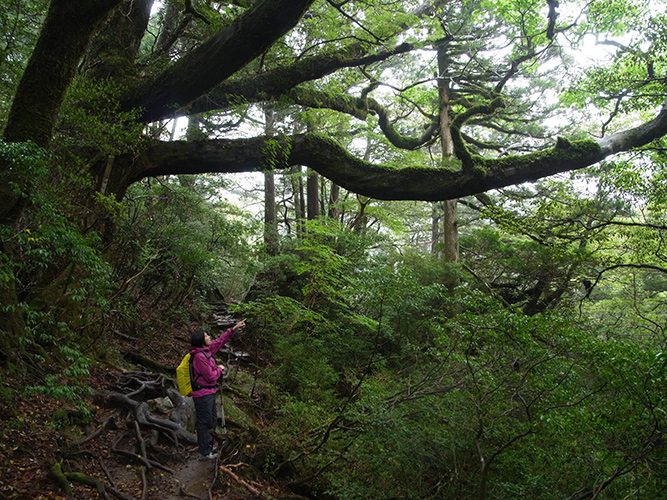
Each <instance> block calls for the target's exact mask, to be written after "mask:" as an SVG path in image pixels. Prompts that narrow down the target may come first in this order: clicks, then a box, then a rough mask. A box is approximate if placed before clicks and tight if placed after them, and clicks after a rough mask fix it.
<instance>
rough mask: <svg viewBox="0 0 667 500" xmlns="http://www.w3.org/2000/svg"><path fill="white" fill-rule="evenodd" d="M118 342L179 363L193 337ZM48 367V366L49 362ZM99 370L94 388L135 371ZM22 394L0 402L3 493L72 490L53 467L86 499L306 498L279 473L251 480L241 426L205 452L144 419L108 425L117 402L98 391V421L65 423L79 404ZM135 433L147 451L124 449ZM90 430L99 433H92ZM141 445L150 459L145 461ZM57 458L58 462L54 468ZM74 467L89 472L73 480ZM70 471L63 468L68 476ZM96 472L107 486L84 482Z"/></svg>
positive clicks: (1, 496) (15, 498)
mask: <svg viewBox="0 0 667 500" xmlns="http://www.w3.org/2000/svg"><path fill="white" fill-rule="evenodd" d="M161 337H162V335H161ZM119 342H125V343H126V344H127V345H125V346H123V345H118V346H117V347H118V348H119V352H122V351H123V349H124V348H130V349H131V350H133V351H135V352H139V353H141V354H142V355H144V356H146V357H148V358H150V359H152V360H155V361H156V362H158V363H162V364H164V365H165V366H173V367H175V366H176V365H177V364H178V362H179V361H180V357H182V355H183V352H184V349H185V346H186V345H187V344H186V343H184V338H182V336H179V335H171V336H170V335H164V336H163V337H162V338H153V339H149V340H147V341H145V340H142V341H140V342H132V340H131V339H125V340H124V341H121V340H119ZM50 368H51V369H55V367H50ZM45 369H47V370H49V367H45ZM92 373H93V377H92V378H91V380H92V381H93V385H94V387H93V389H100V388H104V387H105V386H107V387H108V385H109V382H110V380H117V379H118V377H119V376H121V375H123V374H127V373H128V371H127V370H126V369H125V368H122V367H118V368H115V367H112V366H107V367H97V368H95V369H94V370H93V372H92ZM130 373H131V372H130ZM1 383H2V384H3V385H5V386H6V387H13V388H15V389H21V384H20V382H19V381H17V380H14V379H11V378H8V377H7V376H6V375H5V377H4V379H3V380H1ZM22 394H24V395H23V396H21V397H20V398H18V399H17V400H15V401H13V402H12V404H9V405H4V404H3V405H1V407H0V500H6V499H12V500H24V499H31V500H42V499H53V498H58V499H60V498H68V495H67V494H66V493H65V491H64V488H63V485H62V484H58V480H57V477H58V475H57V474H53V470H61V471H62V472H63V473H68V475H67V478H68V479H70V481H69V486H70V487H71V489H72V491H71V495H70V496H69V498H76V499H81V500H88V499H91V500H92V499H98V498H111V497H116V498H120V499H122V500H132V499H137V500H139V499H142V500H144V499H145V500H153V499H154V500H175V499H179V500H180V499H183V498H199V499H208V500H214V499H226V500H243V499H249V498H264V499H275V498H302V497H298V496H296V495H292V494H291V493H290V492H289V491H288V490H285V489H284V488H281V487H280V485H279V484H277V483H276V482H274V481H273V480H267V479H262V478H260V477H255V476H253V479H252V480H251V479H247V478H246V479H244V478H243V471H244V470H247V468H246V467H247V466H248V464H247V463H246V461H247V456H246V455H245V453H243V452H244V448H245V447H250V446H251V445H248V444H245V443H243V442H238V441H237V440H235V436H234V430H230V432H229V433H228V435H226V436H224V439H220V438H219V439H216V447H217V448H221V450H220V451H221V453H220V455H219V456H218V458H217V459H207V460H200V459H199V456H198V455H199V454H198V451H197V447H196V445H193V444H178V443H177V445H176V446H174V445H173V444H169V443H167V445H165V444H164V443H160V444H157V443H156V442H155V441H157V439H155V434H156V431H151V430H150V429H145V428H142V429H141V430H140V429H139V425H138V424H133V423H130V419H127V420H126V419H123V421H118V419H117V421H116V422H115V425H108V426H107V427H105V429H101V428H102V427H103V426H105V425H106V424H105V423H107V424H108V422H112V424H113V423H114V420H113V417H114V414H115V416H116V418H117V416H118V410H117V409H114V408H107V407H100V406H96V402H95V401H94V400H93V399H92V398H91V399H90V400H89V401H87V403H88V405H89V408H91V409H92V412H93V415H94V418H93V422H92V423H91V422H88V423H87V425H85V426H84V425H76V422H75V423H74V424H72V422H71V421H68V420H66V421H65V423H63V420H62V419H63V417H62V415H63V414H65V415H70V416H71V420H72V421H74V420H75V419H76V417H75V415H76V412H75V411H74V408H73V407H68V406H67V405H65V406H64V405H63V403H62V402H61V401H59V400H56V399H53V398H50V397H47V396H45V395H44V394H41V393H37V392H28V391H25V390H24V392H23V393H22ZM63 409H65V410H66V411H63ZM132 425H134V428H133V427H132ZM96 431H97V432H96ZM123 433H124V434H123ZM133 433H135V434H136V437H137V442H139V443H142V446H143V443H144V442H145V443H147V445H146V446H145V447H143V449H142V448H141V447H139V450H140V452H139V453H137V454H136V455H134V456H133V454H131V453H126V454H125V455H123V454H122V453H124V452H120V453H119V451H118V449H119V448H120V447H121V446H120V445H119V443H120V442H121V440H123V439H125V440H126V441H127V436H128V435H130V437H132V434H133ZM121 434H122V435H124V436H125V437H122V436H121ZM151 434H153V436H152V438H153V439H152V441H154V442H153V443H151ZM91 436H95V437H94V438H92V439H91V438H90V437H91ZM119 436H121V437H119ZM147 448H148V449H149V451H148V452H146V449H147ZM141 451H144V452H145V454H146V458H147V459H148V458H150V460H147V461H146V462H143V463H142V458H141V457H142V453H141ZM54 464H57V466H56V468H55V469H54V467H53V465H54ZM74 473H79V476H77V477H81V478H84V479H82V480H73V476H74ZM63 477H64V476H63V475H61V479H62V478H63ZM90 478H93V480H96V481H97V483H96V484H97V485H98V486H99V487H101V488H102V489H105V491H104V492H101V493H100V492H98V491H97V490H96V486H95V484H92V483H90V484H84V482H85V481H87V480H89V479H90ZM82 481H83V482H82ZM88 482H89V481H88ZM100 485H101V486H100ZM65 487H66V486H65Z"/></svg>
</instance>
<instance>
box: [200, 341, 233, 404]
mask: <svg viewBox="0 0 667 500" xmlns="http://www.w3.org/2000/svg"><path fill="white" fill-rule="evenodd" d="M233 334H234V329H233V328H230V329H229V330H227V331H226V332H225V333H223V334H222V335H220V336H219V337H218V338H217V339H215V340H213V341H211V345H209V346H208V347H190V355H191V356H194V357H193V359H192V370H193V371H194V373H195V376H194V380H193V382H197V383H199V384H201V385H206V386H211V388H210V389H208V388H204V389H199V390H197V391H193V392H192V397H193V398H200V397H202V396H207V395H209V394H215V391H216V384H217V383H218V379H219V378H220V376H221V375H222V370H221V369H220V368H218V366H217V363H216V362H215V359H213V355H214V354H215V353H216V352H218V351H219V350H220V348H221V347H222V346H223V345H225V344H226V343H227V341H228V340H229V338H230V337H231V336H232V335H233ZM200 353H204V354H200ZM195 354H196V355H195ZM206 355H208V356H206Z"/></svg>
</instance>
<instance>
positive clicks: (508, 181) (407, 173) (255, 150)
mask: <svg viewBox="0 0 667 500" xmlns="http://www.w3.org/2000/svg"><path fill="white" fill-rule="evenodd" d="M666 133H667V108H666V107H664V106H663V109H662V110H661V112H660V113H659V114H658V115H657V116H656V118H655V119H653V120H651V121H649V122H647V123H645V124H642V125H640V126H639V127H636V128H633V129H630V130H627V131H623V132H619V133H617V134H614V135H612V136H610V137H608V138H605V139H601V140H586V141H573V142H570V141H568V140H566V139H559V140H558V141H557V143H556V145H555V146H554V147H553V148H551V149H548V150H545V151H541V152H537V153H530V154H526V155H521V156H511V157H505V158H500V159H483V158H481V157H474V158H473V159H474V163H475V164H474V167H473V168H470V169H467V170H458V171H451V170H447V169H437V168H430V167H416V166H414V167H394V166H389V165H377V164H373V163H369V162H366V161H364V160H361V159H359V158H357V157H355V156H354V155H352V154H350V153H349V152H348V151H346V150H345V149H344V148H343V147H341V146H340V145H339V144H337V143H336V142H335V141H333V140H331V139H330V138H328V137H325V136H322V135H319V134H304V135H296V136H293V137H281V138H266V137H257V138H252V139H239V140H215V141H192V142H187V141H173V142H162V143H157V144H154V145H153V146H151V147H149V148H148V149H147V150H146V151H145V152H144V154H142V155H141V156H135V157H130V156H126V157H119V158H118V159H117V163H116V165H115V166H114V169H116V175H115V176H114V177H115V179H117V180H116V185H115V186H112V189H113V191H114V192H115V193H116V194H117V195H121V196H122V194H123V193H124V191H125V189H126V188H127V186H129V185H130V184H131V183H132V182H136V181H138V180H140V179H143V178H146V177H154V176H159V175H171V174H200V173H206V172H220V173H235V172H253V171H264V170H267V169H285V168H288V167H289V166H291V165H306V166H308V167H310V168H312V169H313V170H315V171H317V172H319V173H320V174H322V175H323V176H325V177H327V178H328V179H330V180H332V181H333V182H335V183H336V184H338V185H340V186H341V187H343V188H345V189H347V190H349V191H352V192H355V193H359V194H362V195H364V196H369V197H372V198H376V199H385V200H424V201H438V200H447V199H454V198H460V197H462V196H468V195H474V194H477V193H483V192H486V191H489V190H491V189H498V188H501V187H506V186H511V185H517V184H521V183H523V182H528V181H535V180H537V179H540V178H543V177H547V176H549V175H554V174H557V173H561V172H568V171H571V170H577V169H581V168H584V167H588V166H591V165H594V164H595V163H597V162H599V161H601V160H603V159H605V158H607V157H608V156H610V155H613V154H616V153H619V152H623V151H628V150H630V149H633V148H637V147H641V146H644V145H646V144H648V143H650V142H651V141H652V140H654V139H656V138H658V137H661V136H663V135H665V134H666Z"/></svg>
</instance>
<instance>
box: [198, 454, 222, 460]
mask: <svg viewBox="0 0 667 500" xmlns="http://www.w3.org/2000/svg"><path fill="white" fill-rule="evenodd" d="M209 458H218V454H217V453H214V452H211V453H209V454H208V455H199V460H206V459H209Z"/></svg>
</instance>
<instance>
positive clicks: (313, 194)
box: [306, 170, 320, 220]
mask: <svg viewBox="0 0 667 500" xmlns="http://www.w3.org/2000/svg"><path fill="white" fill-rule="evenodd" d="M306 201H307V213H308V220H313V219H317V218H318V217H319V216H320V178H319V175H317V172H314V171H312V170H309V171H308V178H307V180H306Z"/></svg>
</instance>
